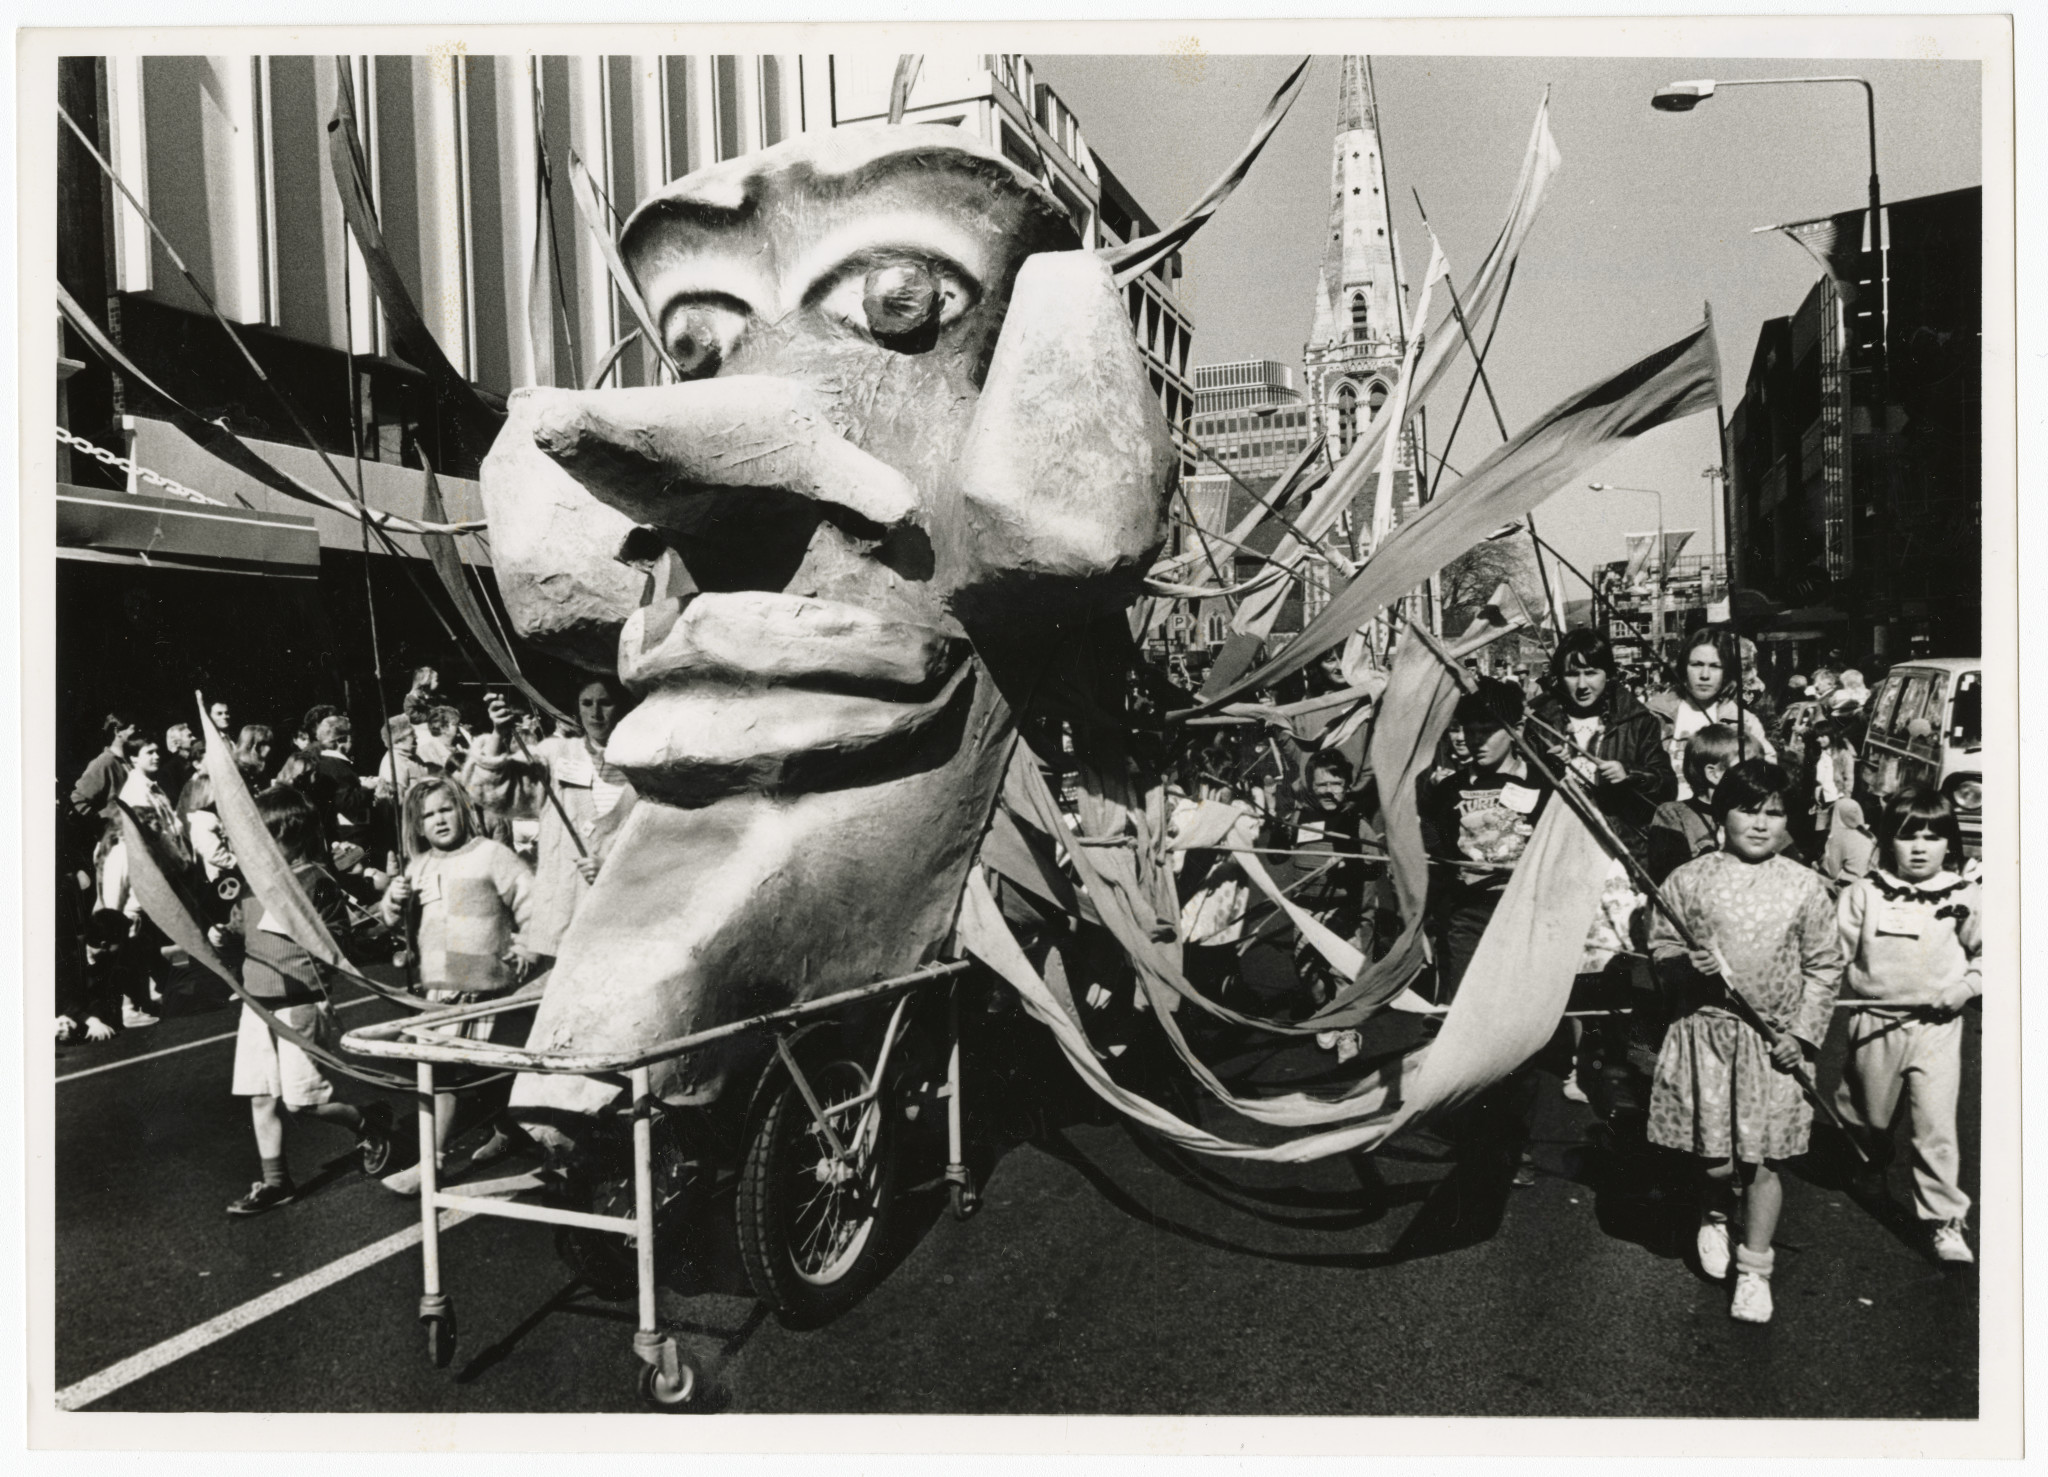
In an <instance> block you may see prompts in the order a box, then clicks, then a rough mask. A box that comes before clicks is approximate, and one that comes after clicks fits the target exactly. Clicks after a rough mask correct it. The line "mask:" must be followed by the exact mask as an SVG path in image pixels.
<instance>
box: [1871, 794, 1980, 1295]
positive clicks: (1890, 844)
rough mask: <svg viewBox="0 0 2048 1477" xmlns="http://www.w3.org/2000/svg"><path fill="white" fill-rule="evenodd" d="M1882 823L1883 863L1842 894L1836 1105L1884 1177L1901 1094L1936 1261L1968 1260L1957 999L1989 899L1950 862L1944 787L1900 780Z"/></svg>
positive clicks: (1953, 857) (1964, 993) (1953, 837)
mask: <svg viewBox="0 0 2048 1477" xmlns="http://www.w3.org/2000/svg"><path fill="white" fill-rule="evenodd" d="M1878 826H1879V830H1880V832H1881V833H1882V836H1883V841H1884V856H1885V866H1884V867H1881V868H1879V869H1877V870H1876V871H1873V872H1871V873H1870V874H1869V875H1868V876H1865V877H1861V878H1858V879H1856V880H1855V881H1853V882H1852V883H1851V884H1850V885H1849V886H1848V888H1847V889H1845V890H1844V891H1843V893H1842V898H1841V902H1840V904H1839V918H1840V923H1841V931H1842V946H1843V948H1844V949H1846V950H1847V951H1848V954H1849V976H1848V984H1847V987H1846V988H1847V992H1848V994H1849V996H1850V998H1851V999H1852V1000H1853V1001H1854V1002H1855V1008H1854V1009H1853V1010H1852V1011H1851V1012H1850V1016H1849V1057H1848V1060H1847V1061H1846V1062H1845V1063H1844V1064H1843V1067H1842V1085H1841V1087H1840V1088H1839V1089H1838V1090H1837V1092H1836V1094H1835V1107H1836V1109H1837V1110H1838V1111H1839V1112H1840V1113H1841V1115H1842V1117H1843V1118H1844V1119H1845V1120H1846V1121H1847V1122H1848V1123H1849V1124H1850V1125H1851V1128H1852V1131H1855V1132H1857V1134H1858V1137H1860V1138H1862V1139H1863V1140H1864V1146H1865V1148H1866V1149H1867V1150H1868V1151H1870V1153H1871V1155H1872V1159H1873V1161H1874V1163H1875V1164H1876V1166H1877V1173H1878V1174H1879V1175H1880V1176H1881V1175H1882V1173H1883V1169H1884V1166H1886V1165H1887V1164H1889V1163H1890V1161H1891V1140H1892V1135H1891V1128H1892V1120H1893V1118H1894V1116H1895V1115H1896V1114H1897V1112H1898V1108H1899V1100H1900V1099H1901V1098H1902V1097H1903V1098H1904V1099H1905V1100H1906V1105H1907V1112H1908V1115H1909V1119H1910V1123H1911V1126H1912V1154H1913V1209H1914V1211H1915V1212H1916V1213H1917V1214H1918V1216H1919V1218H1920V1223H1921V1225H1922V1226H1924V1227H1925V1228H1926V1230H1927V1235H1928V1240H1929V1243H1930V1246H1931V1249H1932V1250H1933V1252H1934V1255H1935V1257H1936V1259H1937V1260H1940V1261H1944V1262H1957V1263H1962V1262H1973V1261H1975V1260H1976V1257H1975V1256H1974V1255H1972V1253H1971V1251H1970V1243H1969V1242H1968V1241H1966V1240H1965V1239H1964V1238H1963V1221H1964V1218H1965V1217H1966V1216H1967V1215H1968V1214H1969V1213H1970V1197H1969V1196H1968V1195H1965V1194H1964V1193H1963V1190H1962V1186H1961V1183H1960V1180H1961V1174H1962V1152H1961V1149H1960V1147H1959V1145H1958V1140H1957V1137H1956V1099H1957V1097H1958V1096H1959V1094H1960V1089H1961V1086H1962V1072H1963V1022H1962V1010H1963V1007H1964V1006H1966V1005H1968V1004H1969V1003H1970V1002H1971V1001H1972V1000H1975V999H1976V998H1977V997H1978V995H1980V994H1982V993H1983V989H1984V978H1983V972H1982V970H1981V968H1980V965H1979V957H1980V955H1981V953H1982V950H1983V938H1982V930H1983V898H1982V895H1981V893H1980V891H1979V889H1978V887H1977V884H1976V883H1974V882H1966V881H1965V880H1963V878H1961V877H1960V876H1958V875H1956V873H1955V872H1954V871H1953V870H1951V869H1952V868H1953V867H1954V866H1955V865H1956V864H1957V861H1958V859H1959V858H1960V857H1961V856H1962V852H1963V837H1962V832H1961V830H1960V828H1959V827H1958V826H1957V825H1956V818H1955V812H1954V811H1952V810H1951V809H1950V808H1949V804H1948V802H1947V801H1946V800H1944V799H1942V798H1941V797H1940V796H1939V795H1936V794H1934V793H1932V792H1931V791H1928V790H1924V789H1921V788H1919V787H1917V786H1908V787H1907V788H1905V789H1902V790H1900V791H1899V792H1898V793H1897V794H1895V795H1893V796H1892V797H1891V799H1890V800H1889V801H1888V802H1886V805H1885V808H1884V814H1883V815H1882V816H1881V817H1880V819H1879V821H1878Z"/></svg>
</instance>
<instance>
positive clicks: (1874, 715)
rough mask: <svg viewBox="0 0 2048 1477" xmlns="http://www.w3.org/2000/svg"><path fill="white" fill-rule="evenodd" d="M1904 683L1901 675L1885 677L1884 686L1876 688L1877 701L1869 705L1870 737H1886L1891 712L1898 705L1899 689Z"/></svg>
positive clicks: (1890, 725) (1890, 720) (1888, 734)
mask: <svg viewBox="0 0 2048 1477" xmlns="http://www.w3.org/2000/svg"><path fill="white" fill-rule="evenodd" d="M1905 685H1906V679H1905V678H1903V677H1887V678H1886V679H1885V683H1884V686H1882V687H1880V688H1879V689H1878V690H1877V701H1876V702H1874V703H1872V704H1871V705H1870V728H1869V730H1868V731H1869V733H1870V736H1871V737H1872V738H1887V737H1889V736H1890V734H1891V731H1892V714H1893V713H1894V712H1895V711H1897V709H1898V706H1899V689H1900V688H1902V687H1904V686H1905Z"/></svg>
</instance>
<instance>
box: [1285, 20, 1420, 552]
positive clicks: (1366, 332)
mask: <svg viewBox="0 0 2048 1477" xmlns="http://www.w3.org/2000/svg"><path fill="white" fill-rule="evenodd" d="M1385 186H1386V180H1385V175H1384V171H1383V170H1382V167H1381V162H1380V125H1379V110H1378V108H1377V106H1376V104H1375V101H1374V98H1373V92H1372V80H1371V76H1370V74H1369V73H1368V72H1367V71H1366V59H1365V58H1364V57H1362V56H1347V57H1345V58H1344V63H1343V74H1342V77H1341V79H1340V81H1339V84H1338V94H1337V136H1336V139H1335V140H1334V141H1333V142H1332V144H1331V146H1330V226H1329V239H1328V240H1326V241H1325V242H1324V243H1323V265H1322V269H1321V270H1320V271H1319V272H1318V273H1317V275H1316V301H1315V318H1314V323H1313V326H1312V327H1311V328H1310V330H1309V340H1308V343H1307V345H1306V346H1305V347H1304V348H1303V350H1302V363H1303V369H1304V371H1305V374H1306V378H1307V381H1308V383H1307V390H1308V396H1309V401H1310V404H1311V405H1312V406H1313V409H1314V415H1315V420H1316V424H1317V425H1318V426H1319V427H1320V428H1321V429H1322V430H1323V432H1324V434H1325V435H1327V436H1328V437H1329V443H1330V452H1331V455H1332V456H1338V457H1341V456H1342V455H1343V454H1344V453H1345V452H1346V451H1349V450H1350V449H1351V443H1352V442H1353V441H1354V440H1356V439H1357V436H1358V432H1359V430H1360V429H1361V428H1363V427H1364V426H1365V425H1367V424H1369V423H1370V421H1371V420H1372V418H1373V417H1374V416H1375V415H1378V414H1379V413H1380V412H1381V409H1382V407H1383V405H1384V404H1385V402H1386V401H1387V399H1388V398H1389V397H1391V396H1392V394H1393V392H1394V384H1395V381H1396V380H1397V379H1398V378H1399V377H1400V372H1401V354H1402V351H1403V350H1404V349H1405V347H1406V337H1405V329H1406V327H1407V326H1408V325H1407V324H1406V323H1405V320H1404V317H1403V314H1404V312H1405V306H1404V305H1403V304H1402V302H1401V300H1400V295H1401V284H1400V282H1399V280H1398V275H1397V273H1396V270H1395V266H1394V236H1393V226H1392V223H1391V217H1390V214H1389V210H1388V205H1387V199H1386V195H1385V193H1384V191H1385ZM1412 466H1413V463H1412V453H1411V452H1410V449H1409V448H1407V447H1405V446H1404V447H1403V456H1402V471H1401V473H1400V474H1399V475H1398V477H1397V479H1396V483H1395V488H1394V500H1395V506H1396V507H1397V508H1399V507H1401V506H1403V505H1405V504H1407V503H1410V502H1412V501H1414V491H1413V485H1414V476H1413V471H1412ZM1366 514H1367V517H1368V518H1369V517H1370V505H1369V503H1368V506H1367V509H1366ZM1355 522H1356V519H1354V524H1355Z"/></svg>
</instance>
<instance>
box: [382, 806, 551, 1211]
mask: <svg viewBox="0 0 2048 1477" xmlns="http://www.w3.org/2000/svg"><path fill="white" fill-rule="evenodd" d="M403 828H404V837H405V845H406V850H407V852H408V853H410V854H411V856H412V860H411V861H410V862H408V863H406V867H405V871H404V873H403V874H402V875H400V876H398V877H396V878H393V879H392V882H391V886H390V888H389V889H388V890H387V891H386V892H385V894H384V903H383V909H382V911H383V915H384V921H385V922H386V923H387V924H390V925H391V926H392V927H394V928H396V927H400V926H402V924H403V922H404V919H405V914H406V909H407V908H408V906H409V905H411V904H412V903H413V902H414V901H415V900H417V901H418V904H419V920H418V929H419V956H420V984H421V986H422V987H423V988H424V989H425V991H426V995H427V999H428V1000H430V1001H432V1002H434V1003H435V1004H437V1005H468V1004H471V1003H473V1002H476V1001H480V1000H488V999H490V998H492V997H494V996H498V995H503V994H505V993H507V992H509V991H511V990H513V989H515V988H516V987H517V986H518V985H519V983H520V981H521V980H523V979H524V978H525V977H526V975H527V973H528V972H529V971H530V969H531V967H532V964H533V958H532V955H531V954H530V953H529V952H528V951H527V950H526V949H525V948H524V947H522V946H521V945H519V944H516V943H515V942H514V938H513V935H514V933H515V932H517V931H520V930H523V929H525V928H526V927H527V925H528V924H529V923H530V922H531V921H532V918H533V876H532V874H531V873H530V872H528V871H527V870H526V863H524V862H522V861H521V860H520V859H519V858H518V857H517V856H515V855H514V854H513V852H512V849H511V848H510V847H508V846H506V845H505V844H504V843H502V842H498V841H493V840H492V839H491V838H490V837H488V836H485V835H483V834H482V826H481V824H480V822H479V820H478V818H477V812H476V805H475V802H474V801H472V800H471V799H470V798H469V795H468V793H467V792H466V791H464V790H463V788H462V787H461V786H460V785H458V784H457V783H456V782H455V781H453V780H451V779H445V778H437V779H429V780H423V781H422V782H420V783H419V784H417V785H415V786H414V787H413V788H412V790H411V791H409V792H408V793H407V795H406V797H405V803H404V807H403ZM496 1019H497V1018H496V1017H495V1016H484V1017H481V1018H479V1019H476V1020H473V1021H470V1022H468V1023H466V1024H464V1025H462V1026H459V1027H455V1028H453V1029H454V1030H455V1031H456V1033H457V1034H460V1035H462V1036H466V1037H468V1038H470V1039H471V1040H479V1041H487V1040H489V1039H490V1037H491V1031H492V1027H493V1026H494V1025H495V1023H496ZM454 1120H455V1095H454V1094H453V1093H451V1092H437V1093H435V1094H434V1150H435V1163H436V1165H437V1166H438V1165H441V1164H442V1154H443V1153H444V1152H445V1150H446V1149H447V1146H448V1130H449V1127H450V1125H451V1124H452V1123H453V1122H454ZM419 1184H420V1180H419V1167H418V1166H417V1165H415V1166H413V1167H412V1168H410V1169H407V1170H402V1171H400V1172H399V1173H398V1174H395V1175H392V1176H391V1177H390V1178H389V1179H387V1180H385V1181H384V1188H386V1189H387V1190H390V1191H392V1192H393V1193H395V1194H399V1195H417V1194H418V1193H419Z"/></svg>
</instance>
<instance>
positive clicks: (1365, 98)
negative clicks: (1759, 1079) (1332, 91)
mask: <svg viewBox="0 0 2048 1477" xmlns="http://www.w3.org/2000/svg"><path fill="white" fill-rule="evenodd" d="M1361 128H1369V129H1371V130H1372V131H1373V133H1375V134H1377V133H1378V132H1379V130H1380V119H1379V112H1378V110H1377V109H1375V108H1374V106H1373V97H1372V74H1371V73H1369V72H1367V71H1366V69H1365V58H1364V57H1362V56H1347V57H1345V58H1344V70H1343V73H1342V75H1341V76H1340V77H1339V78H1338V82H1337V132H1339V133H1350V132H1352V131H1354V130H1356V129H1361Z"/></svg>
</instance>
